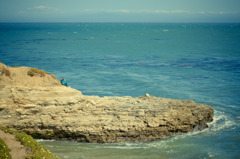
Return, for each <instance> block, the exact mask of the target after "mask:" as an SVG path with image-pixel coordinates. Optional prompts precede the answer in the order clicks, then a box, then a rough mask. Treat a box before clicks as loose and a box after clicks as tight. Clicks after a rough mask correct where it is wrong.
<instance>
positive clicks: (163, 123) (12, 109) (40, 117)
mask: <svg viewBox="0 0 240 159" xmlns="http://www.w3.org/2000/svg"><path fill="white" fill-rule="evenodd" d="M213 114H214V111H213V108H212V107H210V106H208V105H204V104H197V103H195V102H194V101H191V100H174V99H168V98H160V97H154V96H151V95H149V94H146V95H145V96H141V97H128V96H126V97H98V96H86V95H82V93H81V92H80V91H78V90H75V89H73V88H70V87H65V86H62V85H61V84H60V82H59V80H58V79H57V78H56V77H55V76H54V75H51V74H49V73H47V72H45V71H43V70H39V69H36V68H29V67H8V66H6V65H4V64H3V63H0V125H1V126H5V127H9V128H15V129H17V130H23V131H25V132H27V133H28V134H30V135H32V136H33V137H36V138H45V139H69V140H76V141H80V142H98V143H105V142H122V141H151V140H156V139H160V138H163V137H166V136H171V135H174V134H181V133H187V132H190V131H193V130H202V129H204V128H207V123H208V122H211V121H212V120H213Z"/></svg>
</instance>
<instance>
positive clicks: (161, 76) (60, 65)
mask: <svg viewBox="0 0 240 159" xmlns="http://www.w3.org/2000/svg"><path fill="white" fill-rule="evenodd" d="M0 61H1V62H3V63H5V64H6V65H9V66H28V67H37V68H40V69H43V70H45V71H47V72H50V73H53V74H55V75H56V76H57V77H58V79H61V78H62V77H65V78H66V80H67V82H68V84H69V85H70V86H71V87H73V88H76V89H78V90H80V91H82V93H83V94H85V95H98V96H134V97H137V96H142V95H145V93H149V94H150V95H153V96H157V97H165V98H174V99H187V100H194V101H195V102H198V103H204V104H208V105H210V106H212V107H213V108H214V110H215V116H214V121H213V122H212V123H209V128H208V129H205V130H204V131H201V132H191V133H188V134H184V135H177V136H174V137H168V138H164V139H162V140H157V141H153V142H132V143H131V142H130V143H129V142H126V143H116V144H92V143H76V142H71V141H46V140H39V142H41V143H42V144H43V145H45V146H46V147H48V148H49V149H50V150H51V151H52V152H55V153H57V154H58V155H59V156H60V157H61V158H69V159H78V158H83V159H89V158H101V159H106V158H114V159H115V158H116V159H118V158H119V159H120V158H121V159H125V158H126V159H128V158H129V159H146V158H150V159H153V158H154V159H157V158H163V159H165V158H166V159H167V158H170V159H175V158H176V159H177V158H184V159H185V158H187V159H188V158H189V159H190V158H194V159H195V158H200V159H203V158H206V159H208V158H209V159H210V158H213V159H219V158H220V159H225V158H233V159H235V158H240V151H239V150H240V124H239V122H240V97H239V96H240V24H204V23H201V24H187V23H183V24H180V23H176V24H175V23H170V24H165V23H0Z"/></svg>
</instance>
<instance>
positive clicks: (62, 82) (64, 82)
mask: <svg viewBox="0 0 240 159" xmlns="http://www.w3.org/2000/svg"><path fill="white" fill-rule="evenodd" d="M61 84H62V85H63V86H66V87H68V84H67V82H66V80H65V78H62V80H61Z"/></svg>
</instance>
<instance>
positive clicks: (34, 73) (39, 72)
mask: <svg viewBox="0 0 240 159" xmlns="http://www.w3.org/2000/svg"><path fill="white" fill-rule="evenodd" d="M28 75H29V76H31V77H33V76H40V77H45V75H46V72H45V71H43V70H39V69H37V68H31V69H30V70H29V71H28Z"/></svg>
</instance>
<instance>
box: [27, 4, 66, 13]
mask: <svg viewBox="0 0 240 159" xmlns="http://www.w3.org/2000/svg"><path fill="white" fill-rule="evenodd" d="M28 10H38V11H52V12H58V13H63V10H61V9H59V8H55V7H49V6H43V5H41V6H36V7H32V8H28Z"/></svg>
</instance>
